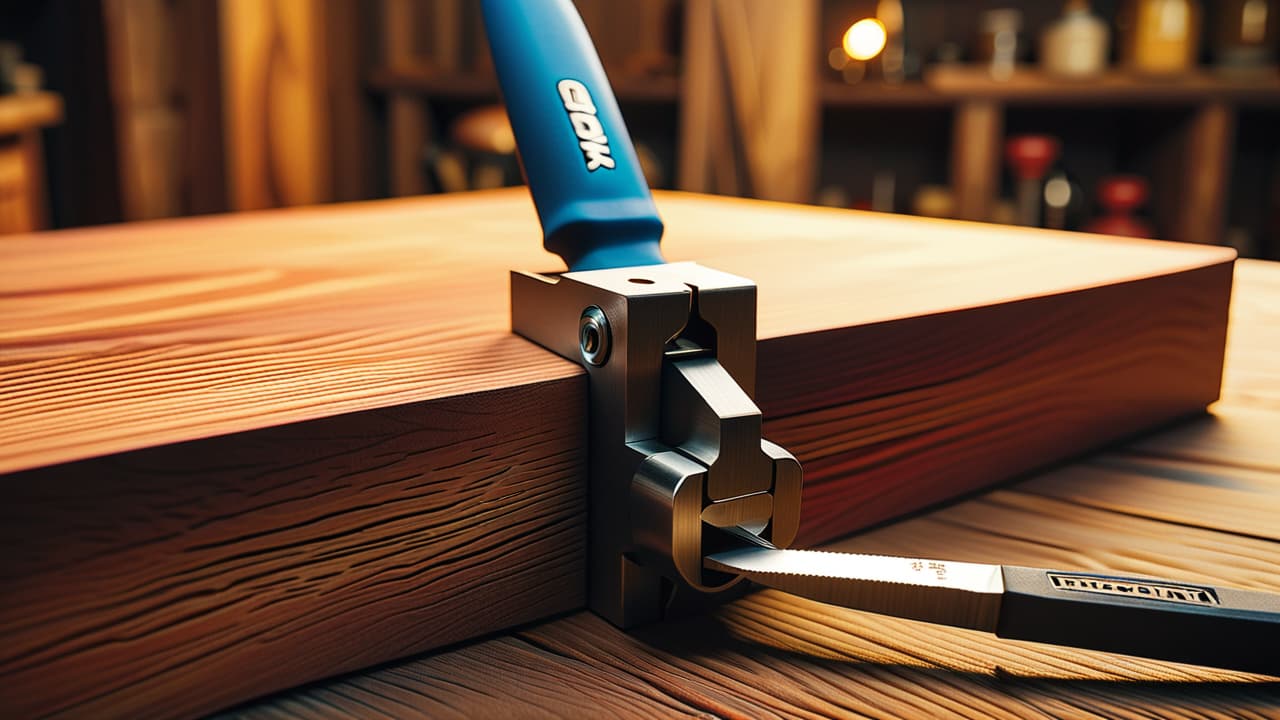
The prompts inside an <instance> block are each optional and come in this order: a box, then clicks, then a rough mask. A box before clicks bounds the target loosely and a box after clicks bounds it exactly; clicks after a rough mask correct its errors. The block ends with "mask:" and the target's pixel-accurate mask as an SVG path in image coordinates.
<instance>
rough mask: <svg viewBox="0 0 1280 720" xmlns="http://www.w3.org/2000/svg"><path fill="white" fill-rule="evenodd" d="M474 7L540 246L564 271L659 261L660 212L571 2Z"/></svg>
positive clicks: (524, 0) (497, 0) (498, 0)
mask: <svg viewBox="0 0 1280 720" xmlns="http://www.w3.org/2000/svg"><path fill="white" fill-rule="evenodd" d="M482 8H483V12H484V22H485V30H486V32H487V34H488V38H489V48H490V52H491V53H492V54H493V64H494V67H495V68H496V69H497V73H498V82H499V85H500V86H501V88H502V95H503V99H504V101H505V102H506V106H507V116H508V117H509V118H510V120H511V127H512V130H514V131H515V136H516V147H517V149H518V151H519V155H520V166H521V169H522V170H523V172H524V177H525V181H526V182H528V184H529V191H530V193H531V194H532V195H533V204H534V206H535V207H536V208H537V210H538V218H539V220H541V222H542V232H543V247H545V248H546V249H547V250H549V251H551V252H553V253H556V254H557V255H559V256H560V257H562V258H564V261H565V264H566V265H568V266H569V269H570V270H596V269H600V268H610V267H626V266H631V265H655V264H658V263H661V262H663V259H662V253H661V250H660V249H659V247H658V244H659V242H660V240H661V239H662V219H661V218H659V217H658V210H657V208H656V207H654V204H653V196H652V195H651V194H650V192H649V186H648V185H647V184H646V183H645V180H644V174H643V173H642V172H641V170H640V162H639V160H638V159H637V158H636V151H635V148H634V147H632V145H631V138H630V136H629V135H628V134H627V128H626V125H625V124H623V122H622V113H621V112H619V110H618V102H617V100H616V99H615V98H614V96H613V89H612V88H610V86H609V80H608V78H607V77H605V74H604V68H603V67H602V66H601V65H600V58H599V56H597V55H596V51H595V47H594V46H593V45H592V43H591V37H590V36H589V35H588V34H587V29H586V26H584V25H583V24H582V18H581V17H580V16H579V15H578V12H577V10H576V9H575V8H574V7H573V4H572V2H570V0H483V4H482Z"/></svg>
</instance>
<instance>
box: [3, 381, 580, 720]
mask: <svg viewBox="0 0 1280 720" xmlns="http://www.w3.org/2000/svg"><path fill="white" fill-rule="evenodd" d="M585 402H586V398H585V385H584V383H582V382H581V380H580V379H566V380H559V381H549V382H545V383H539V384H536V385H534V386H531V387H530V386H525V387H521V388H518V389H515V390H496V391H491V392H486V393H476V394H468V395H460V396H457V397H451V398H448V399H443V400H434V401H427V402H422V403H413V404H408V405H403V406H399V407H396V408H390V409H383V410H369V411H365V412H359V413H352V414H347V415H340V416H337V417H333V418H325V419H320V420H313V421H310V422H306V423H298V424H293V425H285V426H280V427H275V428H265V429H262V430H255V431H250V432H246V433H239V434H235V435H227V436H222V437H217V438H210V439H207V440H200V441H192V442H186V443H179V444H176V445H170V446H165V447H160V448H154V449H148V450H139V451H135V452H130V453H124V454H119V455H113V456H109V457H105V458H97V459H90V460H84V461H81V462H76V463H71V464H68V465H59V466H56V467H52V468H45V469H38V470H30V471H27V472H22V473H18V474H16V475H11V476H9V477H6V478H5V483H6V502H5V503H4V504H3V506H2V507H0V545H2V546H3V547H4V553H3V555H2V556H0V587H3V592H2V593H0V636H2V637H4V640H5V641H4V643H3V645H2V646H0V706H3V707H4V708H5V714H6V715H11V716H13V717H33V716H37V715H46V714H55V715H61V716H66V717H106V716H111V717H139V716H144V715H155V714H157V713H158V714H161V715H164V716H170V717H186V716H193V715H200V714H204V713H207V712H209V711H212V710H216V709H218V708H221V707H226V706H227V705H230V704H234V703H236V702H239V701H243V700H244V699H245V698H248V697H254V696H258V695H262V694H264V693H267V692H272V691H275V690H279V689H282V688H285V687H289V686H292V685H297V684H300V683H305V682H308V681H311V680H314V679H316V678H321V677H326V676H329V675H332V674H334V673H337V672H343V671H350V670H355V669H359V668H363V667H367V666H369V665H373V664H378V663H380V662H385V661H386V660H387V659H389V658H396V657H403V656H405V655H408V654H412V653H414V652H421V651H422V650H425V649H429V648H433V647H439V646H441V645H447V644H449V643H454V642H458V641H460V640H464V639H468V638H471V637H474V636H476V635H480V634H484V633H486V632H491V631H493V630H494V629H496V628H502V627H509V626H512V625H517V624H520V623H526V622H529V621H531V620H536V619H539V618H543V617H546V616H548V615H553V614H555V613H558V612H563V611H565V610H570V609H573V608H577V607H581V606H582V604H583V603H584V602H585V594H584V593H585V585H584V582H583V576H584V567H583V565H584V562H583V561H584V558H585V546H584V543H585V529H586V527H585V515H586V498H585V485H584V483H583V482H582V477H581V475H582V472H583V468H584V467H585V463H586V457H585V456H586V448H585V444H584V440H585V436H586V433H585V422H584V419H583V418H582V417H581V416H580V414H579V411H580V409H581V407H582V405H583V404H584V403H585Z"/></svg>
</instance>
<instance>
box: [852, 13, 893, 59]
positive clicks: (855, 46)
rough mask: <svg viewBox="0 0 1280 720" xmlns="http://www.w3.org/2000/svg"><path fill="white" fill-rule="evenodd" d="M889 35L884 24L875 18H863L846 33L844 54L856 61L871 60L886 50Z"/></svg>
mask: <svg viewBox="0 0 1280 720" xmlns="http://www.w3.org/2000/svg"><path fill="white" fill-rule="evenodd" d="M886 40H888V34H887V33H885V29H884V23H882V22H880V21H879V20H877V19H875V18H863V19H861V20H859V21H858V22H856V23H854V24H852V25H850V26H849V29H848V30H846V31H845V32H844V40H843V41H842V42H841V45H843V46H844V52H845V54H846V55H848V56H849V57H851V58H853V59H854V60H870V59H871V58H873V57H875V56H876V55H879V54H880V51H881V50H884V44H885V41H886Z"/></svg>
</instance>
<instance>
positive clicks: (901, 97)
mask: <svg viewBox="0 0 1280 720" xmlns="http://www.w3.org/2000/svg"><path fill="white" fill-rule="evenodd" d="M820 96H821V98H822V104H823V105H824V106H826V107H950V106H951V105H953V104H955V98H952V97H947V96H946V95H943V94H942V93H940V92H938V91H937V90H935V89H934V88H931V87H927V86H925V84H924V83H920V82H910V83H902V84H901V85H890V84H889V83H883V82H864V83H858V84H857V85H849V84H847V83H843V82H839V81H837V80H828V81H826V82H823V83H822V87H821V90H820Z"/></svg>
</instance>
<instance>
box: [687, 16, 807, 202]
mask: <svg viewBox="0 0 1280 720" xmlns="http://www.w3.org/2000/svg"><path fill="white" fill-rule="evenodd" d="M685 13H686V17H685V38H684V43H685V58H684V62H685V66H686V69H685V76H686V77H685V79H684V82H683V83H682V88H681V92H682V95H681V97H682V110H681V121H680V148H681V151H680V158H679V166H680V167H679V178H680V180H679V185H680V187H681V188H682V189H686V190H699V191H704V192H705V191H711V192H719V193H726V194H745V195H750V196H752V197H759V198H766V199H771V200H787V201H793V202H796V201H802V200H806V199H808V198H810V197H812V195H813V186H814V183H815V182H816V162H817V158H816V157H815V156H814V154H813V152H812V148H813V147H814V145H815V143H816V142H817V137H818V127H817V118H818V114H817V112H816V109H817V106H818V97H817V92H818V86H817V75H816V70H815V66H814V64H813V63H812V62H810V59H811V58H812V57H814V56H815V55H816V54H817V52H818V51H817V49H816V46H817V36H816V35H815V33H814V32H813V29H814V27H816V25H817V22H818V5H817V3H815V2H812V1H811V0H802V1H795V2H788V3H775V2H769V1H768V0H749V1H748V2H722V1H721V0H708V1H707V2H704V3H689V4H687V5H686V6H685Z"/></svg>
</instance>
